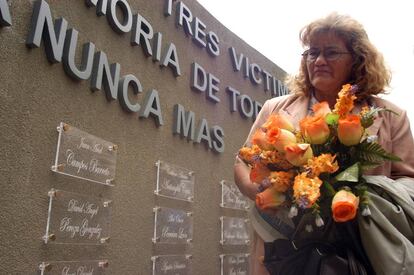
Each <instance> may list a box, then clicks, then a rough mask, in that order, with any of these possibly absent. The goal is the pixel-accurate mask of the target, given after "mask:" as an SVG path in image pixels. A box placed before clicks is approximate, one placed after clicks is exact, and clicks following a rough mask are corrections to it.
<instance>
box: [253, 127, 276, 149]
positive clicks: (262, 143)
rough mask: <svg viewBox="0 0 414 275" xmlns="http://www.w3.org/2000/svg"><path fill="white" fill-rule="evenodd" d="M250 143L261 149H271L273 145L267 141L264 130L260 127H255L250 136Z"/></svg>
mask: <svg viewBox="0 0 414 275" xmlns="http://www.w3.org/2000/svg"><path fill="white" fill-rule="evenodd" d="M252 144H256V145H257V146H259V147H260V148H261V149H263V150H272V149H273V146H272V145H271V144H270V143H269V141H268V139H267V136H266V132H264V131H263V130H262V129H257V130H256V132H255V133H254V134H253V137H252Z"/></svg>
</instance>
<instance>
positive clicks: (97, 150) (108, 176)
mask: <svg viewBox="0 0 414 275" xmlns="http://www.w3.org/2000/svg"><path fill="white" fill-rule="evenodd" d="M57 129H58V131H59V138H58V144H57V150H56V159H55V164H54V165H53V166H52V171H54V172H56V173H60V174H64V175H69V176H72V177H76V178H80V179H85V180H89V181H93V182H98V183H102V184H105V185H114V179H115V168H116V155H117V149H118V146H117V145H115V144H113V143H111V142H108V141H105V140H103V139H101V138H98V137H95V136H93V135H91V134H88V133H86V132H83V131H81V130H79V129H77V128H75V127H73V126H71V125H68V124H66V123H63V122H61V123H60V126H58V127H57Z"/></svg>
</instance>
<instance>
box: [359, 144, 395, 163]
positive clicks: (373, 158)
mask: <svg viewBox="0 0 414 275" xmlns="http://www.w3.org/2000/svg"><path fill="white" fill-rule="evenodd" d="M356 152H357V157H358V159H359V160H360V161H361V163H362V164H363V165H366V164H368V165H369V164H372V163H379V164H381V163H383V162H384V161H386V160H389V161H401V159H400V158H399V157H398V156H396V155H394V154H391V153H388V152H387V151H385V150H384V148H382V147H381V145H380V144H379V143H377V142H370V143H369V142H367V141H363V142H362V143H360V144H358V150H356Z"/></svg>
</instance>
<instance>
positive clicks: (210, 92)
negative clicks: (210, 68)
mask: <svg viewBox="0 0 414 275" xmlns="http://www.w3.org/2000/svg"><path fill="white" fill-rule="evenodd" d="M207 79H208V85H207V87H208V89H207V93H206V97H207V99H209V100H211V101H213V102H214V103H219V102H220V98H218V97H217V96H216V95H215V94H216V93H217V92H218V91H219V87H218V86H217V84H220V79H218V78H217V77H215V76H214V75H213V74H211V73H209V74H208V76H207Z"/></svg>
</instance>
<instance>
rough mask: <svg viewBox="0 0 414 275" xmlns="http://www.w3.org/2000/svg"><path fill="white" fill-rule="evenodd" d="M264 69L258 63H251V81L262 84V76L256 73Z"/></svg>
mask: <svg viewBox="0 0 414 275" xmlns="http://www.w3.org/2000/svg"><path fill="white" fill-rule="evenodd" d="M261 71H262V69H261V68H260V67H259V65H257V64H256V63H253V64H251V65H250V81H252V82H253V83H254V84H260V83H261V82H262V79H261V78H257V74H256V73H260V72H261Z"/></svg>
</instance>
